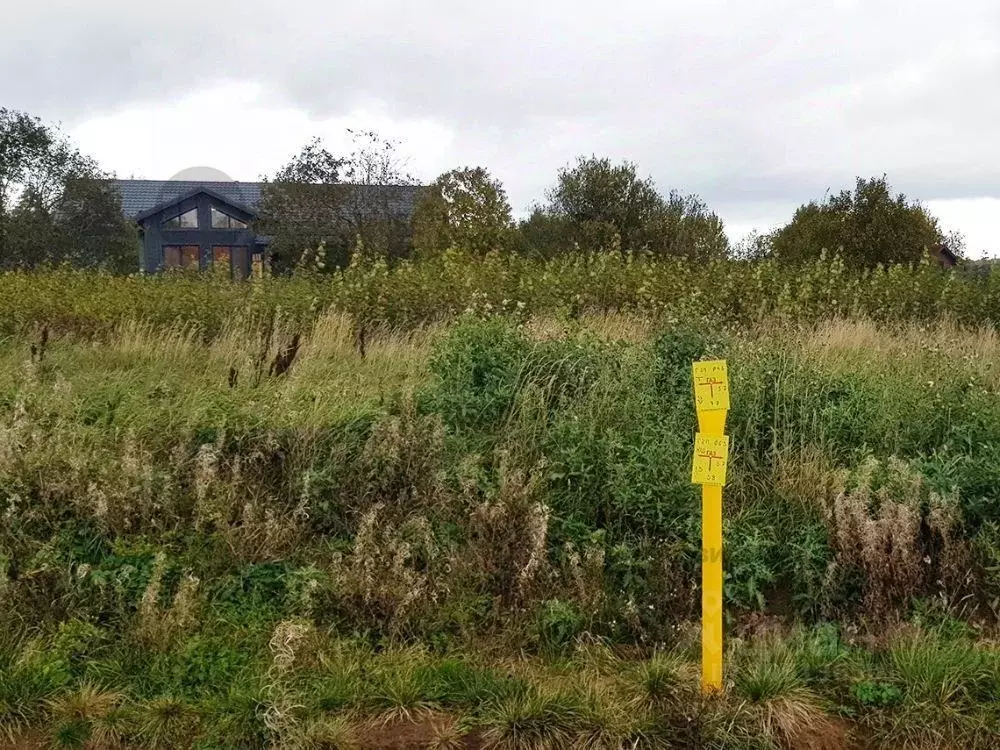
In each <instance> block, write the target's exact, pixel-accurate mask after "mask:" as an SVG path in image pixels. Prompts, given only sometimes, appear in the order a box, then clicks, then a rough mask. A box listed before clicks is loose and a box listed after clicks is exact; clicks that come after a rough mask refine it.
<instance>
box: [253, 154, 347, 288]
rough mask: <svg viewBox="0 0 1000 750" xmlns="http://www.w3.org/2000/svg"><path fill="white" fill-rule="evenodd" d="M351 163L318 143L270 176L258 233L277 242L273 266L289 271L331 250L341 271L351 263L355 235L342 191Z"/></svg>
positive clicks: (273, 255) (279, 270)
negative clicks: (306, 255)
mask: <svg viewBox="0 0 1000 750" xmlns="http://www.w3.org/2000/svg"><path fill="white" fill-rule="evenodd" d="M346 163H347V160H346V159H345V158H342V157H337V156H334V155H333V154H332V153H331V152H330V151H328V150H327V149H326V147H325V146H324V145H323V142H322V141H321V140H320V139H319V138H314V139H313V140H311V141H310V142H309V143H307V144H306V145H304V146H303V147H302V149H301V150H300V151H299V152H298V153H297V154H295V155H293V156H292V157H291V159H289V161H288V162H287V163H286V164H285V165H284V166H282V167H281V168H280V169H279V170H278V171H277V172H275V173H274V175H272V176H270V177H264V178H263V180H262V181H263V182H264V186H263V189H262V191H261V205H260V211H259V214H258V219H257V231H259V232H260V233H261V234H265V235H269V236H270V237H271V247H270V254H271V262H272V264H273V268H274V270H275V271H276V272H278V273H281V272H287V271H290V270H291V269H292V268H294V267H295V265H297V264H298V263H299V262H300V260H301V259H302V256H303V254H304V253H306V252H310V251H315V250H316V249H317V248H320V247H326V248H327V251H328V253H329V254H331V255H332V258H331V260H332V261H333V264H334V265H335V266H342V265H345V264H346V263H347V260H348V258H349V252H350V250H349V248H350V245H351V238H350V232H349V231H348V227H347V225H346V222H345V220H344V209H343V195H342V194H341V192H340V191H339V190H338V189H337V186H339V185H341V183H342V180H343V172H344V168H345V166H346Z"/></svg>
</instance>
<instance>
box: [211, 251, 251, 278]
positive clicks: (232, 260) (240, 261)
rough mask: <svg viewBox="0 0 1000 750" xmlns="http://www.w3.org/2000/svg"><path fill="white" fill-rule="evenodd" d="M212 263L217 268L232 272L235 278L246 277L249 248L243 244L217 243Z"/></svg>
mask: <svg viewBox="0 0 1000 750" xmlns="http://www.w3.org/2000/svg"><path fill="white" fill-rule="evenodd" d="M212 263H213V265H214V266H215V267H216V268H221V269H225V270H226V272H231V273H232V275H233V278H234V279H243V278H246V275H247V271H246V265H247V249H246V247H244V246H243V245H215V246H214V247H213V248H212Z"/></svg>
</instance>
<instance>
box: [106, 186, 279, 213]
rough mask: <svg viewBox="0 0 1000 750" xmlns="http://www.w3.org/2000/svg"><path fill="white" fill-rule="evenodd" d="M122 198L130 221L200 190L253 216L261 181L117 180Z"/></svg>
mask: <svg viewBox="0 0 1000 750" xmlns="http://www.w3.org/2000/svg"><path fill="white" fill-rule="evenodd" d="M115 187H117V188H118V192H119V193H121V196H122V211H123V212H124V214H125V216H127V217H128V218H130V219H137V218H138V217H139V216H140V214H148V213H149V212H150V210H151V209H154V208H165V207H166V206H167V205H169V204H170V203H176V202H178V201H181V200H183V199H184V198H186V197H190V196H191V195H195V194H197V193H198V192H199V191H205V192H210V194H214V195H215V197H217V198H219V199H220V200H223V201H225V202H226V203H230V204H232V205H234V206H236V207H237V208H243V209H244V210H248V211H249V212H250V213H256V211H257V207H258V206H260V183H259V182H200V181H195V180H115Z"/></svg>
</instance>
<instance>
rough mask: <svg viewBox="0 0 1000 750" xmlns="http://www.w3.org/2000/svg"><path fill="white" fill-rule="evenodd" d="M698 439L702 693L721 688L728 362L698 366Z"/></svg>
mask: <svg viewBox="0 0 1000 750" xmlns="http://www.w3.org/2000/svg"><path fill="white" fill-rule="evenodd" d="M692 374H693V376H694V378H693V379H694V397H695V399H694V400H695V408H696V409H697V412H698V430H699V431H698V434H697V435H696V436H695V443H694V446H695V450H694V459H693V461H692V466H691V482H692V483H693V484H700V485H701V689H702V692H703V693H714V692H717V691H721V690H722V486H723V485H724V484H725V483H726V467H727V465H728V462H729V438H728V437H727V436H726V435H725V434H724V433H725V431H726V414H727V413H728V411H729V373H728V370H727V367H726V363H725V361H724V360H716V361H713V362H695V363H694V365H693V366H692Z"/></svg>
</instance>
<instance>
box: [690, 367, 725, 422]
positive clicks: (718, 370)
mask: <svg viewBox="0 0 1000 750" xmlns="http://www.w3.org/2000/svg"><path fill="white" fill-rule="evenodd" d="M692 370H693V371H694V405H695V409H696V410H698V411H716V410H718V409H729V370H728V369H727V367H726V360H724V359H716V360H712V361H711V362H695V363H694V364H693V366H692Z"/></svg>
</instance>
